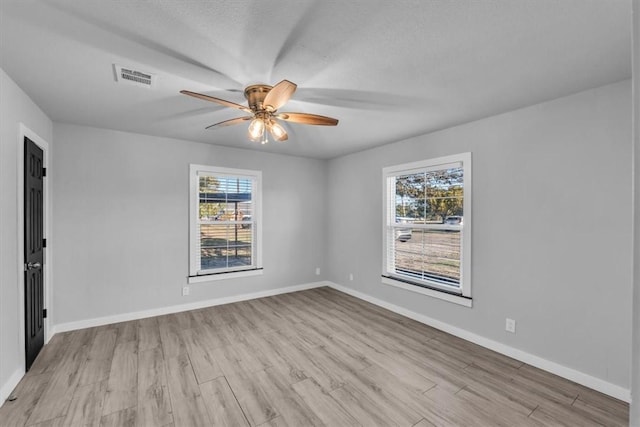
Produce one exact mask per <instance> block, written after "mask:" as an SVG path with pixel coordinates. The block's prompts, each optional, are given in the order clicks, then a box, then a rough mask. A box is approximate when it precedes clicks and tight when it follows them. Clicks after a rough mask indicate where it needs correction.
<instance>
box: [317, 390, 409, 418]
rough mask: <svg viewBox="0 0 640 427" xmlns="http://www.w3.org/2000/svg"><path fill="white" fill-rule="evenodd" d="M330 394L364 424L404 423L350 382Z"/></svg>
mask: <svg viewBox="0 0 640 427" xmlns="http://www.w3.org/2000/svg"><path fill="white" fill-rule="evenodd" d="M329 394H330V395H331V396H332V397H333V398H334V399H335V400H336V401H337V402H338V404H339V405H340V406H342V407H343V408H344V409H345V410H346V411H347V412H348V413H349V414H350V415H351V416H353V417H354V418H355V419H357V420H358V422H360V423H361V424H362V425H364V426H391V425H398V426H401V425H402V424H400V423H399V422H398V420H396V419H394V418H392V417H391V416H390V414H389V413H387V412H386V411H385V410H384V409H383V408H381V407H380V406H378V405H377V404H376V402H375V401H373V400H372V399H370V398H369V397H368V396H367V395H365V394H364V393H361V392H360V391H358V390H357V389H356V388H354V387H353V386H351V385H350V384H345V385H344V386H343V387H340V388H337V389H335V390H333V391H331V392H329ZM405 425H407V426H411V425H412V424H409V423H407V424H405Z"/></svg>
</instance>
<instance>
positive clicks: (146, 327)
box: [138, 317, 162, 351]
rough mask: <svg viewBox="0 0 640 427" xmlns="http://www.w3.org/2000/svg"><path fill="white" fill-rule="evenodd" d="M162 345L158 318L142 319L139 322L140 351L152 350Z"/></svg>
mask: <svg viewBox="0 0 640 427" xmlns="http://www.w3.org/2000/svg"><path fill="white" fill-rule="evenodd" d="M161 345H162V341H161V340H160V328H159V326H158V318H156V317H147V318H146V319H140V320H139V321H138V351H145V350H150V349H152V348H156V347H160V346H161Z"/></svg>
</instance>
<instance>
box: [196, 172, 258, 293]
mask: <svg viewBox="0 0 640 427" xmlns="http://www.w3.org/2000/svg"><path fill="white" fill-rule="evenodd" d="M207 178H209V180H207V181H203V183H204V184H207V183H209V186H210V188H209V187H207V191H204V192H202V193H201V189H200V185H201V179H207ZM261 195H262V172H261V171H255V170H246V169H232V168H223V167H215V166H206V165H197V164H191V165H190V166H189V279H188V282H189V283H198V282H204V281H213V280H220V279H230V278H235V277H243V276H250V275H256V274H261V272H262V197H261ZM209 211H211V212H215V215H214V214H213V213H212V214H211V215H210V216H203V212H209Z"/></svg>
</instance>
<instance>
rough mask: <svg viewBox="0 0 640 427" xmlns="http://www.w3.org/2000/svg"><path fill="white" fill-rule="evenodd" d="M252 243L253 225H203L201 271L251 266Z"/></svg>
mask: <svg viewBox="0 0 640 427" xmlns="http://www.w3.org/2000/svg"><path fill="white" fill-rule="evenodd" d="M243 225H245V224H243ZM252 241H253V227H252V226H251V225H248V226H246V227H243V226H242V225H240V224H238V225H236V224H234V225H201V226H200V269H201V270H210V269H214V268H233V267H242V266H250V265H251V263H252V262H251V261H252V259H251V258H252V256H251V255H252V254H251V246H252V245H251V243H252Z"/></svg>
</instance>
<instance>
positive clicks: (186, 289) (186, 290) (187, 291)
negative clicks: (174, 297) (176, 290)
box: [182, 286, 191, 297]
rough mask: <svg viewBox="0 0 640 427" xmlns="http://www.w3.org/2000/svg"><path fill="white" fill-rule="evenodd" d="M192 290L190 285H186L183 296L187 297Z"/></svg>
mask: <svg viewBox="0 0 640 427" xmlns="http://www.w3.org/2000/svg"><path fill="white" fill-rule="evenodd" d="M190 291H191V289H189V287H188V286H184V287H183V288H182V296H183V297H186V296H187V295H189V292H190Z"/></svg>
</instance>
